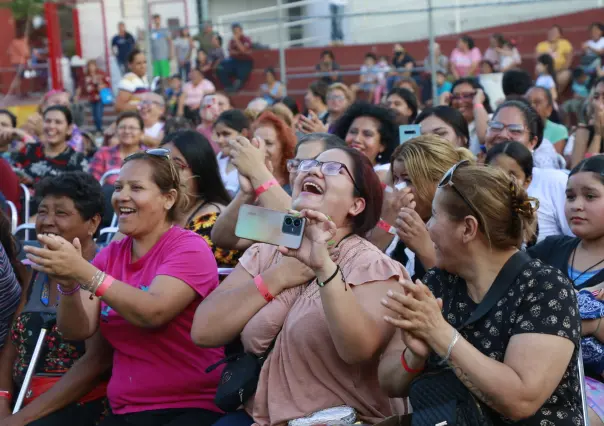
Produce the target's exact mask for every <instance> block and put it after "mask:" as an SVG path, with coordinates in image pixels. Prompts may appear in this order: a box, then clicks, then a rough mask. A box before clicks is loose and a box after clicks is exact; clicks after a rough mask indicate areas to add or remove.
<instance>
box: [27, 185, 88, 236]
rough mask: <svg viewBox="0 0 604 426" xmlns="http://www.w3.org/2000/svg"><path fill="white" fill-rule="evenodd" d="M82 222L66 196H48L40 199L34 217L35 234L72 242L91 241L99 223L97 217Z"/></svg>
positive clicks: (78, 213)
mask: <svg viewBox="0 0 604 426" xmlns="http://www.w3.org/2000/svg"><path fill="white" fill-rule="evenodd" d="M97 219H98V220H97V221H96V223H95V220H94V218H92V219H90V220H84V218H82V216H81V215H80V212H79V211H78V209H77V208H76V206H75V203H74V202H73V200H72V199H71V198H69V197H66V196H56V195H49V196H46V197H44V198H43V199H42V202H41V203H40V206H39V207H38V214H37V216H36V234H54V235H58V236H60V237H63V238H65V239H66V240H67V241H69V242H73V240H74V239H75V238H79V239H80V241H82V242H84V241H86V239H91V238H92V234H94V232H95V231H96V227H97V226H98V223H99V221H100V218H99V217H97Z"/></svg>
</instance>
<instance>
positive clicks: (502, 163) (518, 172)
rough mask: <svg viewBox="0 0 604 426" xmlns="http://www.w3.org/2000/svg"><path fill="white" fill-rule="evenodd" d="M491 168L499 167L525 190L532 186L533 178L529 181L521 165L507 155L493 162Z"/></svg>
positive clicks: (501, 155) (494, 159) (500, 156)
mask: <svg viewBox="0 0 604 426" xmlns="http://www.w3.org/2000/svg"><path fill="white" fill-rule="evenodd" d="M489 166H492V167H498V168H500V169H501V170H503V171H504V172H506V173H507V174H508V175H509V176H510V177H512V178H514V179H516V182H517V184H518V185H520V186H521V187H522V188H524V189H525V190H526V189H528V187H529V185H530V184H531V178H530V177H529V178H528V179H527V177H526V174H525V173H524V171H523V170H522V167H520V164H518V162H517V161H516V160H514V159H513V158H512V157H510V156H509V155H506V154H499V155H497V156H496V157H495V158H493V159H492V160H491V162H490V163H489Z"/></svg>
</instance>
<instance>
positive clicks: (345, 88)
mask: <svg viewBox="0 0 604 426" xmlns="http://www.w3.org/2000/svg"><path fill="white" fill-rule="evenodd" d="M334 90H339V91H341V92H342V93H344V96H346V99H347V100H348V102H349V103H352V102H353V101H354V93H353V92H352V90H350V88H349V87H348V86H346V85H345V84H344V83H333V84H331V85H330V86H329V88H328V89H327V95H329V94H330V93H331V92H333V91H334Z"/></svg>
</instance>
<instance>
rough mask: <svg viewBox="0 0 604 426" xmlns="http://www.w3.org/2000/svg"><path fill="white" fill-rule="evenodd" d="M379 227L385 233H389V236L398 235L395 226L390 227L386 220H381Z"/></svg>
mask: <svg viewBox="0 0 604 426" xmlns="http://www.w3.org/2000/svg"><path fill="white" fill-rule="evenodd" d="M377 226H378V228H380V229H383V230H384V231H386V232H388V233H389V234H392V235H396V228H395V227H394V226H392V225H390V224H389V223H388V222H386V221H385V220H384V219H380V221H379V222H378V224H377Z"/></svg>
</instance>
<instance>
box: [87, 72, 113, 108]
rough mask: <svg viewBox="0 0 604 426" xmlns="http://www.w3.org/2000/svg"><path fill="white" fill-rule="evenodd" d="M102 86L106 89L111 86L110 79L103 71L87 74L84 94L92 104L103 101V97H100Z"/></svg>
mask: <svg viewBox="0 0 604 426" xmlns="http://www.w3.org/2000/svg"><path fill="white" fill-rule="evenodd" d="M101 85H104V86H105V87H109V86H110V85H111V82H110V81H109V77H107V75H106V74H105V73H104V72H103V71H100V70H98V71H97V72H96V73H95V74H86V76H85V77H84V84H83V85H82V92H83V93H84V94H85V95H86V96H87V97H88V100H89V101H90V102H98V101H100V100H101V96H100V95H99V92H100V91H101Z"/></svg>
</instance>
